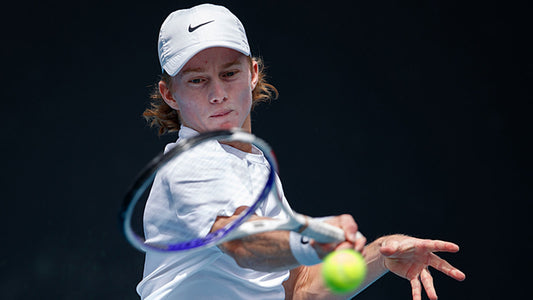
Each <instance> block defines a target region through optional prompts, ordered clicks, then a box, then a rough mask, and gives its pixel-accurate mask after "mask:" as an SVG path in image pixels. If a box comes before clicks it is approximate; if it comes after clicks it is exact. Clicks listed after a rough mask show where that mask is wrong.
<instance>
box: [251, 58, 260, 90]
mask: <svg viewBox="0 0 533 300" xmlns="http://www.w3.org/2000/svg"><path fill="white" fill-rule="evenodd" d="M251 73H252V91H253V90H254V89H255V86H256V85H257V82H259V65H258V64H257V62H256V61H255V60H252V70H251Z"/></svg>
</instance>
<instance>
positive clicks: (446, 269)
mask: <svg viewBox="0 0 533 300" xmlns="http://www.w3.org/2000/svg"><path fill="white" fill-rule="evenodd" d="M428 264H429V265H430V266H432V267H433V268H435V269H436V270H438V271H440V272H442V273H444V274H446V275H448V276H450V277H452V278H453V279H455V280H459V281H463V280H465V278H466V275H465V273H463V272H461V271H460V270H459V269H457V268H456V267H454V266H452V265H451V264H450V263H449V262H447V261H446V260H444V259H442V258H440V257H439V256H437V255H436V254H434V253H431V254H430V259H429V263H428Z"/></svg>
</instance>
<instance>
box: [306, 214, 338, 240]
mask: <svg viewBox="0 0 533 300" xmlns="http://www.w3.org/2000/svg"><path fill="white" fill-rule="evenodd" d="M295 218H296V219H297V220H298V221H300V222H301V223H302V224H307V227H305V229H304V230H303V231H301V232H300V234H301V235H305V236H307V237H309V238H312V239H314V240H315V241H317V242H319V243H325V244H326V243H340V242H343V241H345V240H346V238H345V233H344V230H342V229H340V228H339V227H336V226H333V225H331V224H328V223H324V222H322V221H318V220H316V219H312V218H309V217H306V216H304V215H295Z"/></svg>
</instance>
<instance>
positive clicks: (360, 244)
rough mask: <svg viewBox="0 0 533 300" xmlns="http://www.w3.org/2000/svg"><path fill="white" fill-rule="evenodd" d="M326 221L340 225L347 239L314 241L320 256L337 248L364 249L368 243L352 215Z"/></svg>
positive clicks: (313, 243) (322, 256) (313, 244)
mask: <svg viewBox="0 0 533 300" xmlns="http://www.w3.org/2000/svg"><path fill="white" fill-rule="evenodd" d="M325 222H326V223H328V224H331V225H334V226H336V227H339V228H340V229H342V230H343V231H344V232H345V238H346V241H344V242H341V243H339V244H337V243H330V244H321V243H317V242H314V241H313V242H312V243H311V245H312V246H313V247H314V248H315V250H316V251H317V253H318V255H319V257H320V258H324V256H326V255H327V254H328V253H330V252H332V251H336V250H341V249H346V248H351V249H355V250H356V251H359V252H361V251H363V248H364V247H365V244H366V238H365V237H364V236H363V235H362V234H361V233H360V232H359V231H357V229H358V228H357V223H355V220H354V219H353V217H352V216H351V215H347V214H344V215H340V216H335V217H331V218H328V219H327V220H326V221H325Z"/></svg>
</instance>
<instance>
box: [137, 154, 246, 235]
mask: <svg viewBox="0 0 533 300" xmlns="http://www.w3.org/2000/svg"><path fill="white" fill-rule="evenodd" d="M195 150H196V151H191V152H190V153H184V154H183V155H180V156H179V157H178V158H177V159H175V160H172V161H171V162H169V163H168V164H167V165H166V166H165V167H164V168H163V169H161V170H160V171H159V173H158V176H157V178H156V180H155V181H154V187H153V188H152V194H153V195H152V194H151V195H150V197H151V198H153V202H159V205H158V206H159V207H160V209H155V210H154V208H153V207H152V208H151V209H150V210H151V211H152V213H154V212H155V211H157V210H159V212H160V213H155V215H154V216H153V218H150V219H151V220H146V218H145V225H146V226H147V227H148V231H149V232H152V234H150V235H151V236H152V237H154V238H156V237H157V239H158V240H157V241H154V240H152V242H166V243H168V242H180V241H185V240H190V239H194V238H200V237H204V236H206V235H207V234H208V233H209V231H210V230H211V227H212V226H213V224H214V222H215V220H216V218H217V217H218V216H231V215H232V214H233V213H234V211H235V209H237V208H238V207H239V206H250V205H252V204H253V202H254V191H253V186H252V185H251V184H250V182H249V181H250V180H251V178H250V176H251V175H250V172H249V171H248V165H247V162H246V161H245V160H242V159H239V158H238V157H236V156H234V155H231V154H228V153H226V152H224V151H213V149H210V148H209V145H206V146H205V147H201V148H199V149H195ZM157 190H159V192H157ZM162 199H165V200H163V201H162ZM150 200H151V199H149V201H150ZM164 211H166V212H164ZM162 214H166V215H164V216H163V215H162ZM161 239H165V240H164V241H163V240H161Z"/></svg>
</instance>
